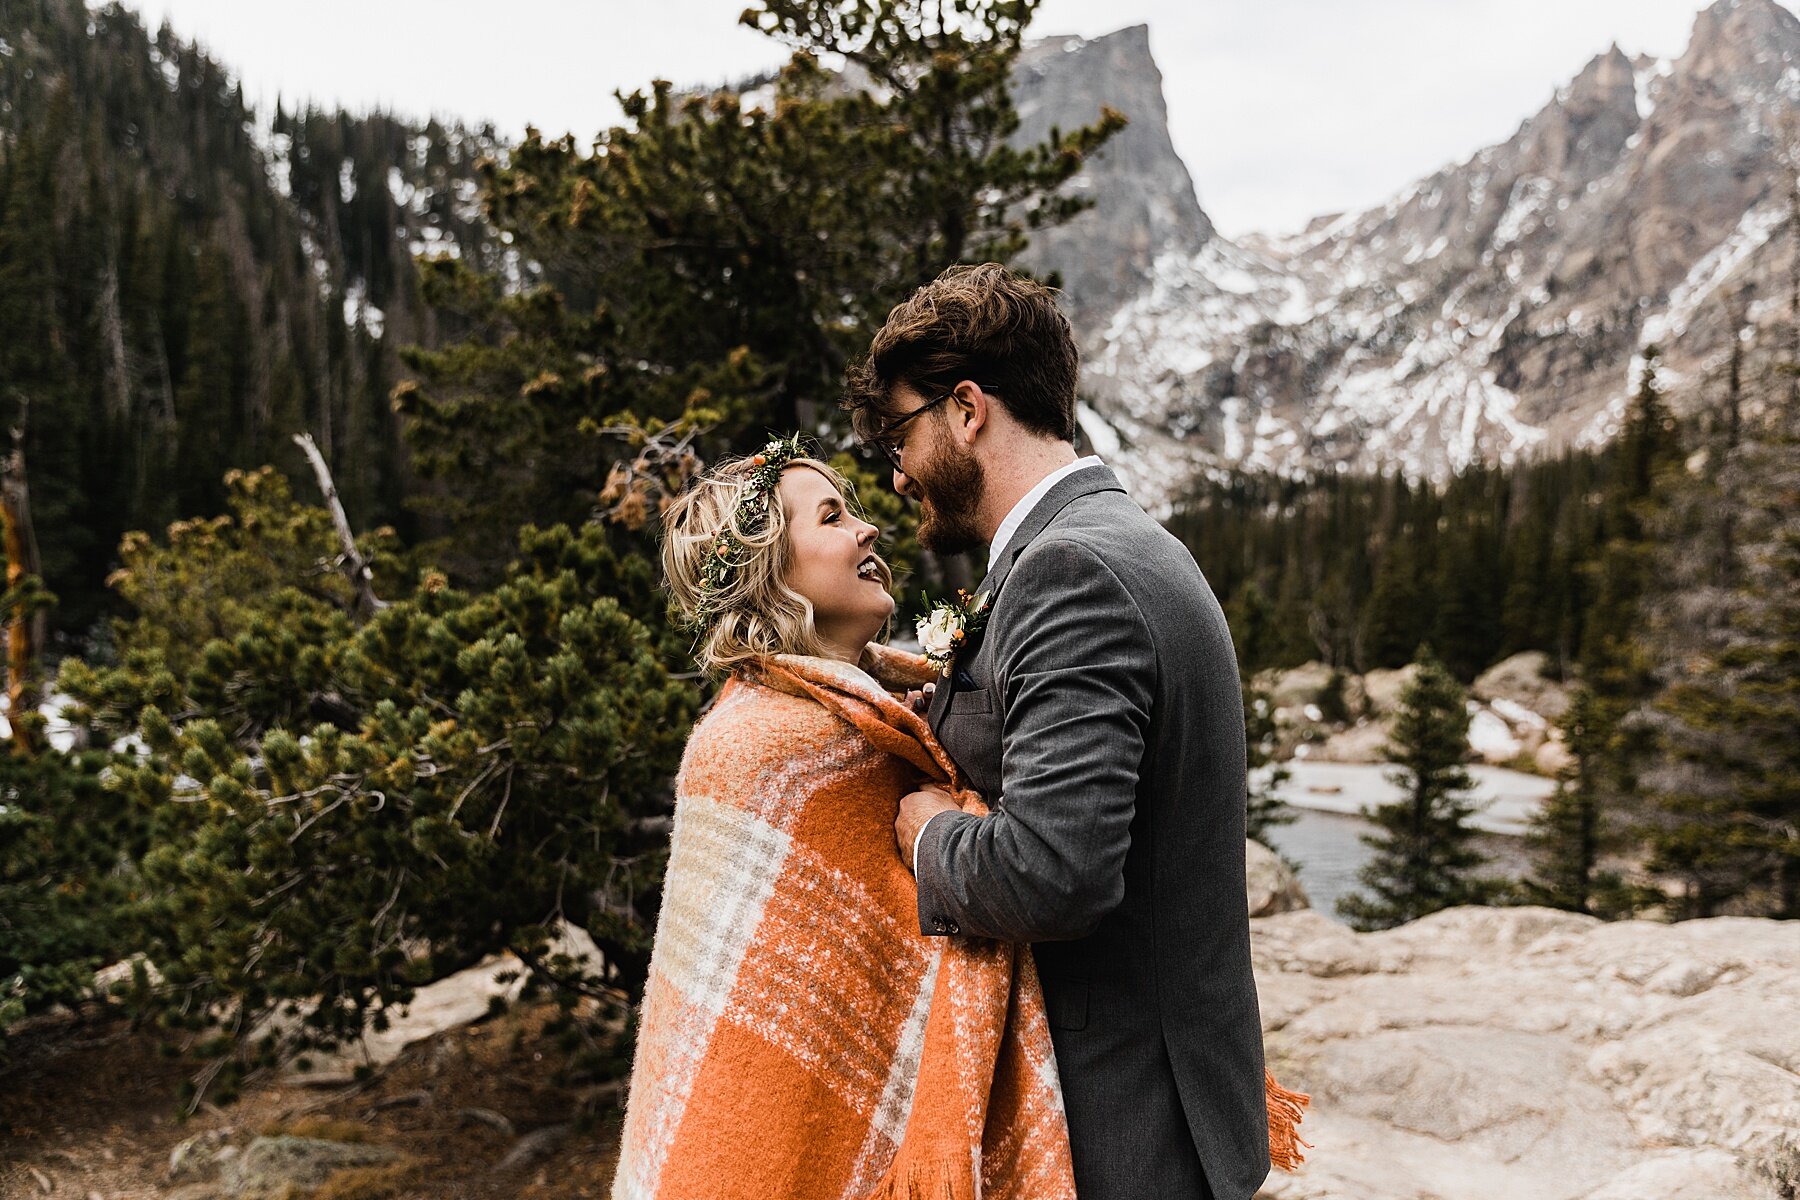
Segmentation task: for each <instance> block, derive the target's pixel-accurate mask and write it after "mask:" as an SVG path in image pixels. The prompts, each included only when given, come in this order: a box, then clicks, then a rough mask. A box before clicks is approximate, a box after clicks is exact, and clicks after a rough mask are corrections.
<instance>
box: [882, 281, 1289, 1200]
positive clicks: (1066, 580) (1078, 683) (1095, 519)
mask: <svg viewBox="0 0 1800 1200" xmlns="http://www.w3.org/2000/svg"><path fill="white" fill-rule="evenodd" d="M1078 362H1079V358H1078V355H1077V352H1076V349H1075V343H1074V340H1073V338H1072V337H1071V335H1070V331H1069V324H1068V322H1067V320H1065V319H1064V317H1063V315H1062V313H1061V312H1060V311H1059V310H1058V309H1057V307H1056V302H1055V300H1054V298H1053V297H1052V294H1051V293H1050V292H1049V291H1048V290H1047V289H1045V288H1043V287H1041V286H1039V285H1038V284H1036V283H1033V282H1031V281H1029V280H1027V279H1024V278H1021V277H1019V276H1017V275H1014V274H1012V273H1011V272H1009V271H1007V270H1006V269H1005V268H1003V267H1000V266H996V265H993V264H987V265H984V266H958V267H952V268H951V269H950V270H948V271H945V272H944V273H943V274H942V275H940V276H939V277H938V278H937V279H936V280H935V281H934V282H932V283H930V284H928V285H927V286H925V287H923V288H920V289H919V290H918V291H917V292H916V293H914V295H913V296H912V298H911V299H909V300H907V301H906V302H905V303H904V304H901V305H899V306H898V307H896V308H895V309H894V311H893V312H892V313H890V314H889V315H888V319H887V323H886V325H884V326H883V327H882V329H881V332H880V333H878V334H876V336H875V340H874V343H873V344H872V345H871V347H870V350H869V355H868V357H867V359H866V360H864V361H863V362H861V363H859V364H858V365H857V366H856V368H855V369H854V370H853V372H852V378H851V389H850V396H849V399H848V400H847V402H846V403H847V406H848V407H849V408H850V410H851V413H852V420H853V422H854V424H855V427H856V431H857V434H858V436H859V437H860V438H861V439H862V440H864V441H865V442H867V443H871V444H873V445H876V446H878V447H880V448H881V450H882V451H883V452H884V453H885V454H886V455H887V457H888V459H889V461H890V462H891V463H892V464H893V468H894V486H895V488H896V489H898V490H899V491H900V492H901V493H902V494H904V495H907V496H910V497H912V498H914V499H915V500H917V501H918V503H919V539H920V541H921V542H922V543H923V544H924V545H925V546H926V547H927V548H928V549H931V550H934V551H936V552H938V553H944V554H948V553H955V552H957V551H962V550H977V551H985V553H986V555H987V564H988V574H987V578H986V580H985V581H984V582H983V583H982V585H981V587H980V588H979V589H978V592H979V593H985V594H986V595H987V598H988V606H989V607H988V609H987V612H988V618H987V620H986V623H985V627H984V628H982V629H980V630H979V631H978V632H977V633H976V634H975V635H974V636H972V637H971V638H969V639H968V640H967V641H966V642H965V643H964V644H963V646H962V647H961V649H960V652H959V653H958V655H957V658H956V661H955V663H954V665H953V668H952V670H951V672H950V674H949V675H948V676H947V677H946V678H945V679H943V680H942V681H940V682H939V684H938V686H937V690H936V694H935V695H934V697H933V699H932V702H931V712H930V719H931V723H932V726H933V727H934V728H935V729H936V731H937V734H938V737H939V738H940V739H941V740H942V742H943V744H944V746H945V747H946V748H947V749H948V750H949V751H950V753H951V755H952V756H953V757H954V758H955V759H956V761H957V764H958V765H959V766H960V767H961V768H962V770H963V772H964V774H965V776H966V777H967V778H968V780H969V782H970V784H971V785H972V786H974V787H976V788H977V789H979V790H980V791H981V792H982V794H983V795H984V796H985V797H986V798H987V800H988V801H989V803H990V804H991V805H992V806H993V811H992V813H991V814H990V815H988V816H986V817H974V816H970V815H968V814H965V813H963V812H961V811H960V810H959V809H957V808H956V807H955V806H954V805H953V804H952V803H951V802H950V800H949V798H948V797H947V796H946V795H945V794H944V793H943V792H941V791H938V790H935V789H927V790H925V791H919V792H914V793H912V794H911V795H909V796H906V797H904V798H903V799H902V801H901V803H900V812H899V817H898V819H897V820H896V822H895V833H896V837H897V840H898V844H899V848H900V854H901V857H902V858H903V859H905V860H906V862H907V865H908V866H910V867H911V868H912V870H913V872H914V874H915V875H916V876H917V877H918V881H919V921H920V925H921V928H922V929H923V931H924V932H925V933H927V934H957V933H962V934H970V935H976V936H981V937H991V938H1000V939H1003V940H1005V941H1010V942H1031V943H1035V945H1034V947H1033V950H1034V953H1035V956H1036V959H1037V965H1038V970H1039V973H1040V975H1041V976H1042V979H1043V987H1044V999H1045V1002H1046V1005H1047V1007H1048V1009H1049V1017H1050V1032H1051V1039H1052V1041H1053V1042H1054V1044H1055V1047H1056V1061H1057V1068H1058V1072H1059V1074H1060V1075H1061V1077H1062V1088H1063V1096H1064V1100H1065V1103H1066V1105H1067V1111H1068V1120H1069V1137H1070V1141H1071V1146H1072V1149H1073V1154H1074V1164H1075V1180H1076V1188H1077V1192H1078V1194H1079V1195H1080V1197H1081V1200H1200V1198H1204V1197H1207V1196H1215V1197H1218V1198H1219V1200H1249V1197H1250V1196H1251V1195H1252V1193H1254V1192H1255V1191H1256V1189H1257V1187H1258V1186H1259V1185H1260V1184H1261V1183H1262V1181H1263V1177H1264V1176H1265V1175H1266V1174H1267V1173H1268V1169H1269V1154H1268V1140H1267V1137H1268V1134H1267V1117H1266V1111H1265V1105H1264V1093H1263V1048H1262V1027H1261V1023H1260V1021H1259V1018H1258V1014H1257V1004H1256V986H1255V982H1254V981H1253V980H1252V978H1251V974H1250V931H1249V915H1248V912H1247V905H1246V901H1245V894H1244V782H1245V778H1244V776H1245V761H1244V713H1243V700H1242V693H1241V692H1240V690H1239V684H1238V672H1237V660H1236V656H1235V654H1234V652H1233V650H1232V645H1231V635H1230V633H1229V631H1228V630H1227V628H1226V624H1225V618H1224V615H1223V614H1222V613H1221V612H1220V610H1219V604H1218V601H1217V600H1216V599H1215V598H1214V597H1213V593H1212V590H1211V589H1210V588H1209V587H1208V586H1207V583H1206V580H1205V579H1204V578H1202V577H1201V574H1200V572H1199V570H1198V569H1197V568H1196V567H1195V565H1194V560H1193V558H1192V556H1190V555H1189V553H1188V552H1187V550H1186V549H1185V548H1184V547H1183V546H1182V545H1181V543H1180V542H1178V541H1177V540H1176V539H1175V538H1174V537H1172V536H1171V535H1170V534H1169V533H1168V532H1167V531H1165V530H1164V529H1162V528H1161V527H1160V526H1159V525H1157V523H1156V522H1155V521H1153V520H1151V519H1150V518H1149V517H1148V516H1146V515H1145V514H1144V512H1143V510H1142V509H1140V508H1139V507H1138V506H1137V505H1136V504H1135V503H1134V502H1132V500H1131V499H1130V498H1129V497H1128V496H1127V495H1126V494H1125V491H1124V489H1123V488H1122V487H1120V485H1119V482H1118V480H1117V478H1116V477H1115V476H1114V475H1113V473H1112V472H1111V471H1110V470H1109V469H1107V467H1105V466H1104V465H1102V464H1101V462H1100V460H1099V459H1097V458H1093V457H1088V458H1078V457H1077V456H1076V453H1075V448H1074V445H1073V441H1074V436H1075V388H1076V371H1077V366H1078Z"/></svg>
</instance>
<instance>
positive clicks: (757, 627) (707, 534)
mask: <svg viewBox="0 0 1800 1200" xmlns="http://www.w3.org/2000/svg"><path fill="white" fill-rule="evenodd" d="M796 467H805V468H807V469H809V470H813V471H817V472H818V473H819V474H821V475H823V476H824V477H825V478H826V479H827V480H828V481H829V482H830V483H831V485H832V486H833V487H835V488H836V489H837V492H838V495H839V496H841V497H842V498H843V501H844V507H845V508H846V509H848V510H849V511H850V512H852V513H854V514H856V515H857V516H859V517H860V516H862V510H861V509H860V508H859V507H858V506H857V503H856V490H855V488H853V487H852V486H851V484H850V481H849V480H847V479H845V478H844V477H843V476H842V475H840V474H839V473H838V472H836V471H834V470H832V469H831V468H830V467H829V466H827V465H826V464H824V463H822V462H820V461H819V460H818V459H816V458H795V459H791V460H789V462H788V463H787V465H786V467H784V468H783V470H782V474H784V475H785V474H786V473H787V472H788V471H789V470H792V469H794V468H796ZM756 469H757V463H756V462H755V460H754V459H753V458H749V457H746V458H734V459H728V460H726V461H725V462H722V463H720V464H719V465H718V466H716V467H714V468H713V469H712V470H710V471H707V472H706V473H705V474H703V475H701V476H700V477H699V478H698V479H696V480H695V481H694V483H693V484H692V486H690V487H689V488H688V489H687V491H685V492H683V493H682V494H681V495H680V496H678V497H676V499H675V501H674V503H672V504H671V505H670V506H669V508H668V510H667V511H666V512H664V513H663V547H662V561H663V577H664V579H665V580H666V581H667V584H668V588H669V597H670V607H671V610H672V611H673V612H674V613H675V615H677V616H678V617H679V618H680V619H681V620H682V621H683V622H684V623H687V624H700V623H701V622H702V621H703V622H704V623H703V625H702V627H701V629H700V633H699V637H698V639H697V640H696V642H695V644H694V660H695V661H696V662H697V663H699V665H700V667H701V668H702V669H703V670H705V671H707V672H709V673H712V674H726V673H728V672H731V671H734V670H740V669H742V668H744V667H746V666H754V665H755V664H756V663H757V662H759V661H761V660H762V659H765V658H768V657H770V656H771V655H776V654H809V655H815V656H819V655H824V654H825V653H826V649H825V646H824V643H823V641H822V640H821V639H820V637H819V633H818V630H817V628H816V627H815V625H814V623H813V606H812V601H810V600H808V599H807V598H806V597H805V596H802V595H801V594H800V593H799V592H797V591H795V590H794V589H793V588H791V587H789V586H788V584H787V575H788V567H789V565H790V563H791V562H792V559H793V546H792V543H791V541H790V540H789V538H788V516H787V511H786V509H785V508H784V507H783V506H782V504H781V502H780V499H779V498H778V497H775V496H771V497H770V501H769V504H768V505H767V514H768V516H767V520H766V521H764V522H763V526H762V528H761V529H745V528H744V523H743V521H742V517H743V516H745V515H746V514H745V513H743V512H742V511H741V510H740V508H739V506H740V505H741V504H742V502H743V500H744V498H745V496H746V495H747V494H748V492H749V488H750V486H751V484H752V478H751V477H752V474H753V473H754V472H755V471H756ZM728 524H729V526H730V529H731V532H732V533H733V534H734V535H735V536H736V537H737V539H738V540H739V541H740V542H741V543H742V544H743V547H744V555H743V558H742V560H741V562H740V563H739V565H738V567H737V569H736V570H735V571H733V572H732V574H731V577H730V579H729V580H728V581H727V583H726V584H725V585H724V586H723V587H719V588H714V589H712V590H710V591H709V590H707V589H706V587H705V582H706V574H705V566H706V561H707V558H708V556H709V555H712V554H714V553H715V552H716V551H715V547H716V545H717V543H718V540H719V534H720V533H721V532H722V531H723V530H725V529H726V527H727V525H728ZM875 561H876V564H877V565H876V571H877V573H878V575H879V577H880V579H881V586H882V587H884V588H887V589H889V590H892V589H893V586H894V577H893V573H892V572H891V571H890V570H889V569H888V565H887V562H886V560H884V559H882V558H881V557H880V556H879V555H877V557H876V560H875ZM703 614H704V615H703Z"/></svg>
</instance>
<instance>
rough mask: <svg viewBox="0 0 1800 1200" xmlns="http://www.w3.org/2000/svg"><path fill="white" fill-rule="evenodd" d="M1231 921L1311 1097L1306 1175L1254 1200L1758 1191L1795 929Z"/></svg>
mask: <svg viewBox="0 0 1800 1200" xmlns="http://www.w3.org/2000/svg"><path fill="white" fill-rule="evenodd" d="M1251 925H1252V930H1251V932H1252V946H1253V951H1254V954H1255V964H1256V972H1257V983H1258V991H1259V994H1260V996H1261V999H1262V1009H1263V1020H1264V1028H1265V1035H1266V1039H1267V1044H1268V1049H1269V1057H1270V1061H1271V1063H1272V1064H1273V1067H1274V1070H1275V1072H1276V1074H1277V1075H1278V1076H1279V1077H1280V1079H1281V1081H1282V1082H1283V1083H1284V1084H1286V1085H1287V1086H1289V1087H1294V1088H1298V1089H1300V1090H1302V1091H1306V1092H1310V1093H1312V1096H1313V1106H1312V1108H1311V1109H1310V1110H1309V1112H1308V1114H1307V1118H1306V1123H1305V1125H1304V1126H1303V1127H1302V1132H1303V1133H1304V1134H1305V1136H1306V1138H1307V1140H1308V1141H1310V1142H1312V1143H1313V1144H1314V1148H1313V1149H1312V1150H1311V1151H1309V1152H1308V1159H1309V1161H1308V1163H1307V1165H1306V1166H1305V1167H1303V1168H1302V1169H1301V1170H1300V1171H1299V1172H1297V1173H1296V1174H1294V1175H1283V1174H1281V1173H1280V1172H1277V1173H1276V1174H1274V1175H1272V1176H1271V1177H1270V1179H1269V1181H1268V1182H1267V1183H1266V1184H1265V1185H1264V1188H1263V1191H1262V1193H1261V1194H1262V1195H1264V1196H1270V1197H1283V1198H1287V1200H1301V1198H1319V1200H1323V1198H1324V1197H1328V1196H1329V1197H1339V1198H1346V1197H1358V1198H1360V1197H1367V1198H1369V1200H1375V1198H1377V1197H1379V1198H1380V1200H1426V1198H1427V1197H1442V1196H1452V1195H1453V1196H1457V1197H1469V1198H1475V1200H1485V1198H1487V1197H1493V1198H1495V1200H1498V1198H1500V1197H1522V1196H1530V1197H1542V1198H1544V1200H1626V1198H1627V1197H1630V1198H1632V1200H1678V1198H1679V1200H1685V1198H1688V1197H1694V1198H1696V1200H1697V1198H1699V1197H1706V1198H1708V1200H1712V1198H1714V1197H1720V1198H1724V1200H1736V1198H1739V1197H1742V1198H1744V1200H1749V1198H1750V1197H1773V1196H1774V1195H1776V1194H1777V1193H1776V1189H1775V1186H1774V1185H1773V1183H1772V1181H1771V1177H1772V1173H1773V1172H1775V1171H1777V1170H1779V1169H1783V1168H1781V1167H1780V1166H1779V1164H1780V1163H1782V1162H1784V1161H1785V1159H1784V1158H1783V1157H1782V1156H1783V1155H1786V1154H1790V1153H1791V1147H1790V1144H1789V1143H1788V1142H1787V1141H1785V1140H1784V1139H1789V1138H1791V1137H1792V1132H1793V1130H1795V1129H1796V1128H1800V1033H1797V1032H1795V1031H1797V1030H1800V923H1792V922H1778V921H1769V920H1756V919H1750V918H1719V919H1715V920H1709V921H1693V922H1688V923H1685V924H1680V925H1663V924H1658V923H1655V922H1649V921H1622V922H1616V923H1612V924H1607V923H1603V922H1600V921H1597V920H1595V919H1594V918H1591V917H1585V916H1578V915H1575V914H1570V913H1564V912H1559V911H1556V910H1552V909H1544V908H1458V909H1450V910H1447V911H1445V912H1442V913H1437V914H1434V915H1433V916H1431V917H1427V918H1425V919H1423V920H1420V921H1415V922H1413V923H1411V924H1410V925H1405V926H1402V927H1400V928H1399V929H1394V930H1388V931H1385V932H1380V933H1366V934H1359V933H1354V932H1352V931H1351V930H1349V929H1347V928H1345V927H1344V926H1341V925H1337V924H1336V923H1335V922H1331V921H1329V920H1327V919H1326V918H1324V917H1323V916H1321V915H1320V914H1318V913H1315V912H1311V911H1302V912H1291V913H1285V914H1281V915H1277V916H1270V917H1265V918H1261V919H1258V920H1256V921H1253V922H1252V923H1251ZM1771 1163H1773V1164H1777V1165H1776V1166H1770V1165H1768V1164H1771ZM1759 1164H1760V1165H1759Z"/></svg>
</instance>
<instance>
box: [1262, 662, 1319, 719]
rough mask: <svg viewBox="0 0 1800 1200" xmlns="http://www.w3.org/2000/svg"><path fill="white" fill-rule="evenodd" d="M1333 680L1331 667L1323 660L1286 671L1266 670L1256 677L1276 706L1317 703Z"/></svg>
mask: <svg viewBox="0 0 1800 1200" xmlns="http://www.w3.org/2000/svg"><path fill="white" fill-rule="evenodd" d="M1330 682H1331V668H1330V666H1328V665H1327V664H1325V663H1322V662H1309V663H1301V664H1300V665H1299V666H1297V667H1293V668H1291V669H1289V670H1286V671H1264V672H1262V673H1261V674H1259V675H1258V676H1257V677H1256V683H1257V686H1259V687H1262V688H1265V689H1267V690H1268V693H1269V703H1271V704H1273V705H1274V706H1275V707H1276V708H1292V709H1300V708H1304V707H1305V706H1306V705H1308V704H1312V703H1315V702H1316V701H1317V700H1318V699H1319V697H1320V696H1321V695H1323V694H1324V691H1325V685H1326V684H1328V683H1330Z"/></svg>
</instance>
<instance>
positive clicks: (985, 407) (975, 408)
mask: <svg viewBox="0 0 1800 1200" xmlns="http://www.w3.org/2000/svg"><path fill="white" fill-rule="evenodd" d="M994 404H995V400H994V398H993V397H992V396H990V395H988V394H987V393H986V392H984V391H982V390H981V385H980V384H979V383H976V382H975V381H974V380H972V379H965V380H963V381H962V382H960V383H958V384H957V385H956V391H955V394H954V398H953V399H952V400H951V401H950V406H951V408H950V429H951V432H952V434H954V435H955V437H956V439H957V440H958V441H960V442H961V443H963V444H964V445H965V446H972V445H974V444H975V436H976V435H977V434H979V433H980V432H981V431H982V430H983V429H985V428H987V427H988V423H989V421H990V420H991V419H992V417H993V414H994Z"/></svg>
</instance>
